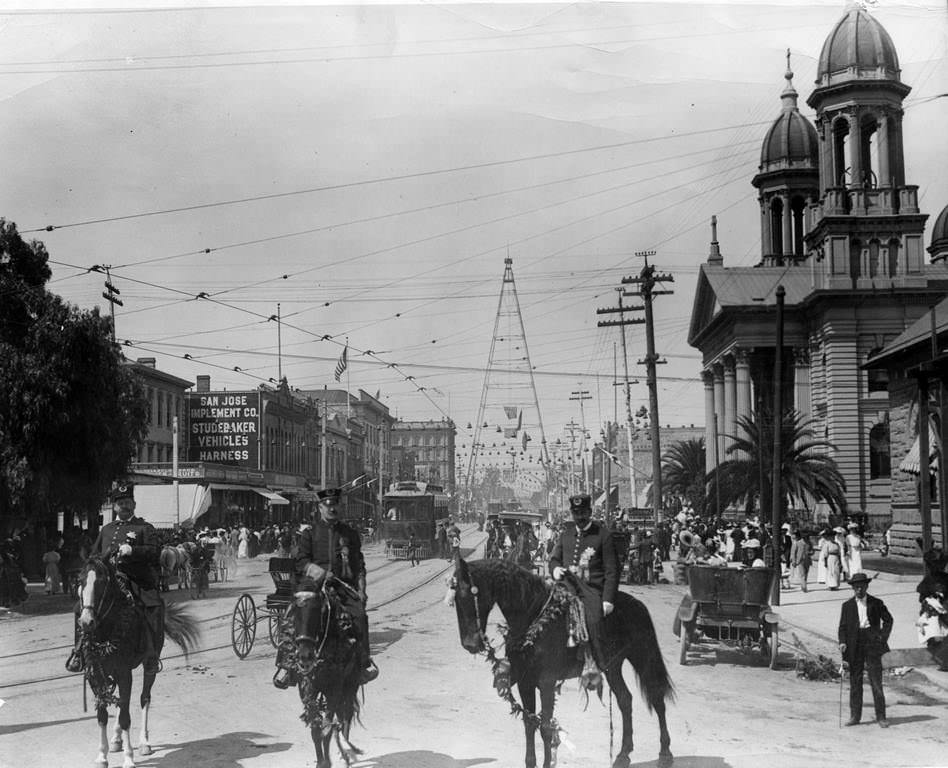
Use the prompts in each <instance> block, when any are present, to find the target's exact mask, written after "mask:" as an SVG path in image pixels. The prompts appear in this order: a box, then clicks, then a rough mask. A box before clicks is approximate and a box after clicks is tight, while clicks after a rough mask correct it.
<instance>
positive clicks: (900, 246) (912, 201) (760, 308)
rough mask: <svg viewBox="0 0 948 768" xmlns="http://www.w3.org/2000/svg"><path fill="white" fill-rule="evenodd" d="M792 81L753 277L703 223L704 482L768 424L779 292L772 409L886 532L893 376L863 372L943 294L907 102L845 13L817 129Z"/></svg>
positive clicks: (766, 160) (822, 81)
mask: <svg viewBox="0 0 948 768" xmlns="http://www.w3.org/2000/svg"><path fill="white" fill-rule="evenodd" d="M909 43H910V41H905V44H909ZM792 77H793V75H792V72H791V71H790V70H789V62H788V70H787V72H786V74H785V78H786V86H785V88H784V91H783V94H782V97H781V101H782V106H781V109H780V113H779V115H778V116H777V118H776V120H775V121H774V123H773V124H772V126H771V127H770V129H769V130H768V131H767V133H766V134H765V136H764V138H763V146H762V149H761V158H760V166H759V172H758V173H757V175H756V176H755V177H754V178H753V179H752V180H750V182H751V183H752V184H753V185H754V186H755V187H756V188H757V190H758V201H759V205H760V233H761V254H760V262H759V263H758V264H757V266H755V267H729V266H727V265H726V255H725V253H724V252H723V250H722V248H721V246H720V245H719V243H718V242H717V236H716V233H715V227H714V224H712V243H711V248H710V253H709V255H708V258H707V262H706V263H705V264H703V265H702V266H701V270H700V273H699V276H698V286H697V291H696V294H695V300H694V307H693V311H692V317H691V327H690V332H689V343H690V344H691V345H692V346H693V347H696V348H697V349H699V350H700V351H701V353H702V359H703V370H702V376H703V380H704V388H705V413H706V435H705V437H706V443H707V445H708V451H707V457H708V459H707V460H708V469H709V470H710V469H712V468H713V467H714V466H715V464H716V463H717V462H721V461H724V460H725V459H727V458H729V456H728V448H729V446H730V445H731V444H732V441H733V437H734V436H735V435H737V434H738V430H739V419H740V418H741V417H752V418H753V417H754V416H755V414H757V413H769V412H770V410H771V407H772V404H773V392H774V387H773V371H774V362H775V350H776V333H775V327H776V311H777V298H776V297H777V292H778V286H779V287H782V289H783V290H784V291H785V305H784V306H785V308H784V323H785V326H784V327H785V331H784V344H783V349H782V363H783V376H782V384H781V387H782V388H781V392H782V400H783V404H784V406H785V407H792V408H794V409H795V410H796V411H798V412H799V413H800V414H802V415H803V416H804V417H806V418H809V419H812V426H813V428H814V431H815V433H816V436H817V437H821V438H825V439H827V440H829V441H830V442H831V443H832V444H833V445H834V446H835V454H834V458H835V459H836V461H837V463H838V465H839V469H840V471H841V472H842V474H843V477H844V478H845V481H846V488H847V501H848V505H849V511H850V512H853V513H865V514H866V515H868V516H869V518H870V522H871V523H873V524H874V525H875V527H877V528H881V527H883V526H885V525H887V524H888V522H889V521H890V520H891V504H892V474H893V473H895V472H897V471H899V470H898V464H899V461H900V459H901V456H890V447H889V446H890V430H891V419H890V400H889V390H888V374H887V372H886V370H880V369H872V370H866V369H863V368H862V366H863V364H864V363H865V362H866V361H867V359H868V358H869V357H870V356H871V355H873V354H876V353H878V352H879V351H880V350H882V349H883V348H884V347H885V346H886V344H887V343H889V342H891V341H892V340H894V339H895V338H896V337H898V336H899V335H900V334H902V332H903V331H905V330H906V329H907V328H909V327H910V326H912V324H913V323H915V322H916V321H918V320H919V318H921V317H922V316H923V315H925V314H927V313H928V311H929V308H930V307H931V306H933V305H934V304H936V303H938V301H939V300H941V299H942V298H943V297H945V296H946V295H948V268H946V266H945V263H944V262H943V261H938V262H937V263H928V260H927V259H926V253H925V251H926V247H925V243H924V229H925V223H926V220H927V218H928V216H927V214H926V213H924V212H923V211H921V210H920V209H919V204H918V200H919V190H918V187H917V186H916V185H913V184H912V183H911V181H912V180H911V179H907V178H906V176H905V160H904V157H905V155H904V152H905V151H911V147H904V146H903V138H902V136H903V134H902V120H903V100H904V99H905V97H906V96H907V95H908V93H909V92H910V90H911V88H910V86H909V85H908V84H906V83H903V82H902V80H901V72H900V68H899V59H898V55H897V52H896V48H895V45H894V44H893V42H892V39H891V38H890V36H889V34H888V33H887V32H886V30H885V29H884V28H883V27H882V25H881V24H880V23H879V22H878V21H876V20H875V19H874V18H873V17H872V16H870V15H869V13H868V12H867V11H866V10H865V9H863V8H851V9H849V10H847V11H846V12H845V14H844V15H843V17H842V18H841V19H840V20H839V22H838V23H837V24H836V25H835V26H834V28H833V29H832V30H831V31H830V33H829V36H828V37H827V38H826V41H825V43H824V44H823V48H822V52H821V54H820V58H819V63H818V70H817V79H816V87H815V88H814V89H813V91H812V92H811V93H810V95H809V97H808V98H807V102H806V103H807V104H808V105H809V106H810V107H811V108H812V109H813V110H814V111H815V113H816V124H815V125H814V124H813V123H811V122H810V121H809V120H808V119H807V118H806V117H804V116H803V115H802V114H801V113H800V110H799V106H798V93H797V91H796V89H795V88H794V84H793V80H792ZM900 444H901V442H900ZM825 514H826V510H825V509H822V510H820V509H818V510H817V515H818V517H820V516H823V517H825ZM916 515H917V513H916ZM903 522H904V523H905V525H906V526H907V528H906V530H908V529H910V528H911V526H912V525H914V523H909V522H907V521H903Z"/></svg>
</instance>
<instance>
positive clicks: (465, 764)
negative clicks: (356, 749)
mask: <svg viewBox="0 0 948 768" xmlns="http://www.w3.org/2000/svg"><path fill="white" fill-rule="evenodd" d="M493 762H495V761H494V758H492V757H474V758H471V759H469V760H457V759H455V758H453V757H451V756H450V755H445V754H442V753H440V752H428V751H426V750H412V751H411V752H393V753H392V754H390V755H379V756H378V757H373V758H371V759H368V760H360V761H359V762H358V763H354V764H353V768H469V766H474V765H484V764H485V763H493Z"/></svg>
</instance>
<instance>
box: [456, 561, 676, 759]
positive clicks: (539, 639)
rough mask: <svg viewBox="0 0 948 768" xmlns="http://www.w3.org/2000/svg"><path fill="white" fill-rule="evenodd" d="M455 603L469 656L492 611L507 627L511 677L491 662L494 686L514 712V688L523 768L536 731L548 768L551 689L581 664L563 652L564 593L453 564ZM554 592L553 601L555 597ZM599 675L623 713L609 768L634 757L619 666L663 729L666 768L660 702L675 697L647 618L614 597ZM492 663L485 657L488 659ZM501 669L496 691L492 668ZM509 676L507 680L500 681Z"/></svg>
mask: <svg viewBox="0 0 948 768" xmlns="http://www.w3.org/2000/svg"><path fill="white" fill-rule="evenodd" d="M452 588H453V592H454V595H453V600H454V604H455V608H456V610H457V616H458V629H459V631H460V634H461V645H463V646H464V648H465V649H466V650H468V651H469V652H471V653H481V652H482V651H484V650H486V649H487V648H488V641H487V635H486V629H487V617H488V614H489V613H490V612H491V609H492V608H493V607H494V605H496V606H497V607H499V608H500V610H501V612H502V613H503V615H504V619H505V620H506V622H507V630H506V651H507V663H508V664H509V672H508V670H507V669H506V668H505V666H504V665H503V663H502V662H501V663H500V664H499V665H498V664H497V663H495V687H498V690H499V691H500V692H501V694H502V695H504V694H505V693H506V696H507V698H508V701H509V702H510V703H511V704H512V705H513V709H514V711H518V709H519V708H518V707H517V705H516V702H514V701H513V700H512V699H511V698H510V694H509V691H508V690H507V688H508V687H509V686H513V685H514V684H516V685H517V687H518V689H519V691H520V700H521V703H522V710H523V724H524V731H525V733H526V743H527V748H526V766H527V768H535V766H536V764H537V758H536V750H535V746H534V736H535V734H536V730H537V728H539V729H540V735H541V737H542V739H543V768H550V764H551V762H552V760H553V749H554V747H555V745H556V744H557V743H558V740H557V727H556V722H555V720H553V706H554V701H555V696H556V689H557V685H558V684H559V683H560V682H561V681H563V680H566V679H568V678H572V677H579V676H580V674H581V673H582V671H583V670H582V661H581V659H579V658H578V656H577V653H576V648H569V647H567V642H568V633H569V628H568V615H567V614H568V611H565V610H557V606H563V605H564V604H565V603H564V602H563V600H561V599H558V598H559V597H560V596H561V595H562V593H559V592H558V591H559V590H565V589H566V588H565V587H563V586H560V585H557V586H555V587H552V588H551V587H550V586H549V585H548V584H547V583H546V582H545V581H544V580H543V579H542V578H540V577H539V576H536V575H534V574H532V573H530V572H529V571H527V570H525V569H523V568H521V567H519V566H517V565H516V564H514V563H511V562H508V561H506V560H476V561H473V562H470V563H468V562H465V561H464V560H463V559H461V558H457V559H456V560H455V569H454V579H453V581H452ZM554 592H557V593H558V594H555V593H554ZM603 629H604V637H603V652H604V655H605V657H606V659H607V660H608V661H607V667H606V669H605V670H604V672H605V676H606V680H608V682H609V688H610V690H611V691H612V693H613V694H614V695H615V697H616V701H617V702H618V705H619V709H620V711H621V712H622V745H621V747H620V748H619V752H618V754H617V756H616V759H615V762H614V763H613V768H627V767H628V766H629V764H630V761H629V753H630V752H631V751H632V694H631V693H630V692H629V689H628V687H627V686H626V684H625V680H624V679H623V676H622V662H623V661H625V660H628V661H629V662H630V663H631V664H632V667H633V668H634V669H635V672H636V674H637V675H638V679H639V686H640V688H641V690H642V693H643V696H644V697H645V701H646V703H647V704H648V707H649V709H650V710H651V711H654V712H655V714H656V715H657V716H658V724H659V728H660V730H661V737H660V743H661V751H660V752H659V760H660V762H661V763H662V764H670V763H671V760H672V754H671V751H670V750H669V745H670V743H671V739H670V738H669V735H668V727H667V725H666V723H665V700H666V699H669V700H670V699H673V698H674V688H673V686H672V682H671V680H670V678H669V676H668V671H667V670H666V668H665V662H664V660H663V659H662V654H661V650H660V649H659V646H658V639H657V637H656V635H655V627H654V625H653V624H652V617H651V616H650V615H649V613H648V610H647V609H646V608H645V606H644V605H642V603H641V602H639V601H638V600H636V599H635V598H634V597H632V596H631V595H628V594H626V593H624V592H620V593H619V594H618V596H617V597H616V604H615V611H614V612H613V613H612V615H611V616H609V617H607V618H606V619H605V620H604V624H603ZM488 658H490V655H489V657H488ZM498 666H499V667H500V668H501V669H503V674H502V675H501V679H502V681H503V682H501V683H499V684H498V676H497V669H498ZM505 675H509V676H505ZM537 690H539V691H540V711H539V713H537V711H536V692H537Z"/></svg>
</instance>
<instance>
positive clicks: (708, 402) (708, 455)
mask: <svg viewBox="0 0 948 768" xmlns="http://www.w3.org/2000/svg"><path fill="white" fill-rule="evenodd" d="M701 381H702V382H703V383H704V469H705V472H711V471H713V470H714V467H715V464H714V459H715V455H714V434H715V428H714V374H713V373H711V371H709V370H707V369H705V370H703V371H702V372H701Z"/></svg>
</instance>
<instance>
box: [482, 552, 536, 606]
mask: <svg viewBox="0 0 948 768" xmlns="http://www.w3.org/2000/svg"><path fill="white" fill-rule="evenodd" d="M467 565H468V569H469V570H470V572H471V576H472V577H474V579H476V580H485V581H487V582H489V583H490V585H491V589H492V591H493V596H494V598H495V599H504V598H509V599H510V600H512V601H514V602H519V603H521V604H527V603H529V602H531V601H532V600H534V599H536V597H537V596H538V595H541V594H542V595H546V594H547V592H549V587H548V586H547V584H546V582H545V581H544V580H543V579H542V578H540V577H539V576H537V575H536V574H535V573H533V572H532V571H528V570H527V569H526V568H524V567H522V566H520V565H517V564H516V563H515V562H513V561H512V560H503V559H496V558H492V559H490V560H474V561H471V562H469V563H468V564H467Z"/></svg>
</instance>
